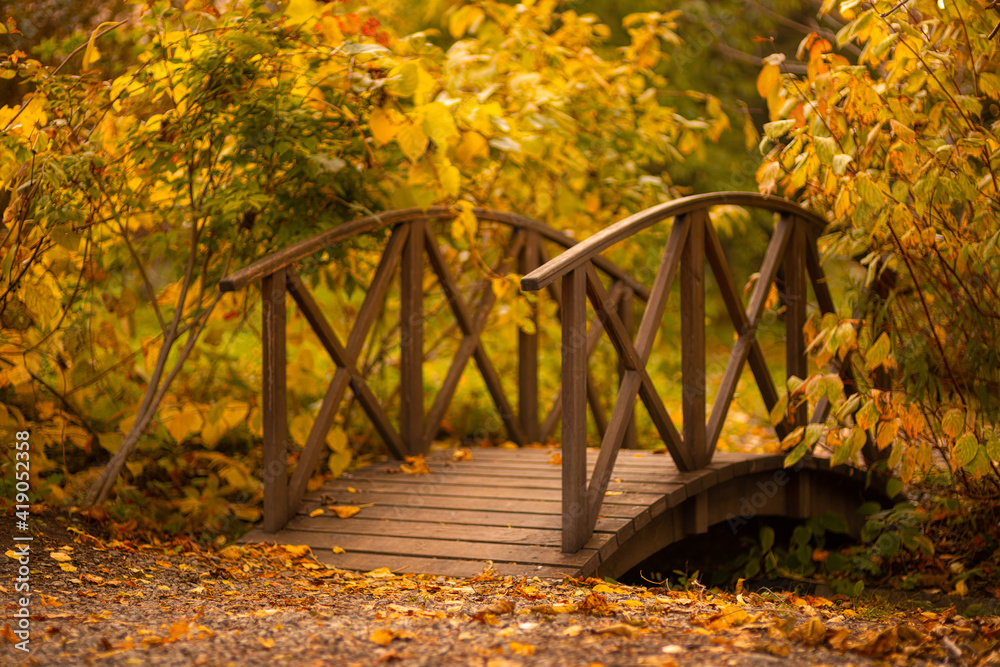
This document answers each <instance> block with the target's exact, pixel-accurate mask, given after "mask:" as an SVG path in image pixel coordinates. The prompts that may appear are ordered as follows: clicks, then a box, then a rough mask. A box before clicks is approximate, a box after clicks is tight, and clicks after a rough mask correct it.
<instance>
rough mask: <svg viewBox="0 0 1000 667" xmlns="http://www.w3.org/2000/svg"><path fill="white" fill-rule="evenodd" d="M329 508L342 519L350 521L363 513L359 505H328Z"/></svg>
mask: <svg viewBox="0 0 1000 667" xmlns="http://www.w3.org/2000/svg"><path fill="white" fill-rule="evenodd" d="M328 508H329V509H330V511H331V512H333V513H334V514H336V515H337V516H338V517H340V518H341V519H349V518H351V517H352V516H354V515H355V514H357V513H358V512H360V511H361V508H360V507H358V506H357V505H328ZM320 511H322V510H320Z"/></svg>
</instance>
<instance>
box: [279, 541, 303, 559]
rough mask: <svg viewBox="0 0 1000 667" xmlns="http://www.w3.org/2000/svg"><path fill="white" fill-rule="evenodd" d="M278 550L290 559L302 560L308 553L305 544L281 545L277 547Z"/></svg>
mask: <svg viewBox="0 0 1000 667" xmlns="http://www.w3.org/2000/svg"><path fill="white" fill-rule="evenodd" d="M279 548H280V549H283V550H284V551H285V552H286V553H287V554H288V555H289V556H291V557H292V558H302V557H304V556H306V555H307V554H308V553H309V545H307V544H282V545H279Z"/></svg>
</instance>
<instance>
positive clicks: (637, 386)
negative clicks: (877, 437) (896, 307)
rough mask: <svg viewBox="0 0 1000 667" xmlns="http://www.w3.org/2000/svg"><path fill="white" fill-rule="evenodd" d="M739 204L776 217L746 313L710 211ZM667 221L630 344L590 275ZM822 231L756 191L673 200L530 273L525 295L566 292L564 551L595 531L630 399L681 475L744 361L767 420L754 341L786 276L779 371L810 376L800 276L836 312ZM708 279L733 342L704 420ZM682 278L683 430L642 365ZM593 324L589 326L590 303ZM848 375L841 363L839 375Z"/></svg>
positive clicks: (699, 462) (725, 403)
mask: <svg viewBox="0 0 1000 667" xmlns="http://www.w3.org/2000/svg"><path fill="white" fill-rule="evenodd" d="M733 205H735V206H741V207H745V208H750V209H763V210H765V211H770V212H773V213H777V214H779V216H778V222H777V224H776V226H775V229H774V233H773V235H772V237H771V240H770V243H769V245H768V247H767V251H766V253H765V256H764V260H763V263H762V265H761V267H760V272H759V276H758V278H757V281H756V284H755V285H754V288H753V292H752V293H751V296H750V300H749V303H748V304H747V305H746V307H744V305H743V300H742V298H741V296H740V291H739V290H738V289H737V287H736V283H735V281H734V279H733V275H732V272H731V270H730V267H729V264H728V262H727V261H726V257H725V255H724V254H723V249H722V245H721V243H720V241H719V237H718V235H717V233H716V231H715V228H714V227H713V225H712V223H711V221H710V216H709V210H710V209H711V208H712V207H716V206H733ZM669 220H673V222H672V226H671V229H670V233H669V236H668V238H667V241H666V245H665V247H664V249H663V252H662V255H661V259H660V264H659V268H658V270H657V272H656V275H655V278H654V280H653V284H652V287H651V289H650V293H649V298H648V300H647V303H646V308H645V312H644V314H643V317H642V321H641V323H640V324H639V328H638V331H637V332H636V333H635V335H634V337H633V335H632V333H631V331H630V327H629V326H628V325H627V323H626V322H625V321H624V320H623V318H622V317H621V316H620V314H619V309H618V308H617V307H616V305H615V300H614V298H613V297H612V295H611V294H610V293H609V291H608V290H607V288H606V287H605V285H604V283H603V282H602V280H601V278H600V277H599V275H598V273H597V271H596V270H595V269H596V262H598V261H599V260H600V259H601V253H602V252H604V251H605V250H607V249H608V248H610V247H612V246H614V245H616V244H618V243H621V242H623V241H626V240H627V239H629V238H630V237H632V236H634V235H635V234H637V233H638V232H640V231H642V230H644V229H646V228H648V227H650V226H652V225H655V224H657V223H661V222H664V221H669ZM825 225H826V222H825V221H824V220H823V219H821V218H819V217H818V216H816V215H815V214H814V213H811V212H809V211H807V210H805V209H804V208H802V207H801V206H799V205H797V204H795V203H793V202H791V201H788V200H785V199H781V198H777V197H764V196H761V195H758V194H755V193H746V192H721V193H713V194H708V195H696V196H692V197H685V198H682V199H678V200H675V201H671V202H668V203H665V204H662V205H659V206H656V207H653V208H650V209H647V210H645V211H642V212H640V213H637V214H635V215H633V216H630V217H628V218H626V219H624V220H621V221H620V222H617V223H615V224H613V225H611V226H609V227H607V228H606V229H604V230H602V231H600V232H598V233H597V234H594V235H593V236H591V237H590V238H588V239H586V240H584V241H582V242H581V243H579V244H577V245H575V246H573V247H572V248H569V249H567V250H566V251H565V252H563V253H562V254H561V255H559V256H558V257H555V258H554V259H552V260H551V261H549V262H546V263H545V264H543V265H542V266H540V267H538V268H537V269H535V270H534V271H532V272H530V273H529V274H528V275H526V276H525V277H524V278H523V279H522V281H521V286H522V289H523V290H525V291H537V290H541V289H545V288H551V287H552V286H554V285H556V284H559V285H561V292H562V392H563V394H562V446H563V449H562V466H563V468H562V494H563V496H562V497H563V500H562V503H563V507H562V514H563V538H562V542H563V545H562V546H563V550H564V551H567V552H574V551H577V550H578V549H580V547H582V546H583V545H584V543H586V542H587V540H588V539H589V538H590V536H591V534H592V533H593V529H594V525H595V523H596V521H597V516H598V512H599V511H600V508H601V504H602V502H603V500H604V495H605V492H606V490H607V486H608V482H609V480H610V479H611V474H612V470H613V468H614V464H615V460H616V458H617V455H618V451H619V449H620V448H621V446H622V442H623V440H624V439H625V434H626V432H627V430H628V426H629V423H630V422H631V421H632V414H633V411H634V409H635V403H636V398H637V397H638V398H641V400H642V403H643V404H644V405H645V407H646V409H647V411H648V412H649V415H650V417H651V419H652V422H653V424H654V425H655V427H656V429H657V431H658V432H659V435H660V437H661V438H662V439H663V442H664V443H665V444H666V447H667V450H668V451H669V453H670V456H671V457H672V458H673V460H674V462H675V464H676V465H677V467H678V468H679V469H680V470H695V469H699V468H703V467H705V466H706V465H708V464H709V463H711V461H712V456H713V454H714V452H715V448H716V443H717V442H718V438H719V434H720V432H721V430H722V426H723V422H724V421H725V419H726V415H727V413H728V410H729V405H730V403H731V402H732V399H733V395H734V393H735V390H736V385H737V382H738V380H739V378H740V375H741V373H742V371H743V367H744V365H745V364H746V363H748V362H749V364H750V368H751V370H752V372H753V375H754V378H755V379H756V383H757V386H758V387H759V389H760V393H761V396H762V398H763V401H764V404H765V405H766V406H767V409H768V411H769V412H770V411H771V409H772V408H773V407H774V405H775V404H776V403H777V401H778V391H777V389H776V388H775V384H774V380H773V379H772V377H771V373H770V371H769V369H768V366H767V363H766V360H765V358H764V353H763V351H762V349H761V345H760V343H759V341H758V339H757V328H758V326H759V325H760V323H761V318H762V316H763V314H764V312H765V307H766V302H767V296H768V293H769V291H770V289H771V286H772V284H773V283H774V282H775V279H776V277H777V276H778V271H779V267H783V269H784V271H783V283H784V284H783V293H784V300H785V304H786V311H785V326H786V336H785V338H786V341H785V357H786V367H787V374H788V375H789V376H792V375H794V376H797V377H799V378H804V377H805V376H806V375H807V374H808V372H807V371H808V366H807V359H806V345H805V339H804V335H803V327H804V325H805V322H806V301H807V295H808V287H807V282H806V281H807V277H808V280H809V281H810V282H811V284H812V288H813V293H814V294H815V297H816V301H817V302H818V306H819V308H820V310H821V311H822V312H824V313H826V312H834V303H833V299H832V297H831V295H830V291H829V288H828V286H827V283H826V279H825V277H824V275H823V270H822V267H821V266H820V256H819V252H818V250H817V246H816V238H817V235H818V234H819V233H821V232H822V230H823V228H824V227H825ZM706 260H707V261H708V264H709V265H710V267H711V269H712V273H713V275H714V276H715V280H716V283H717V284H718V289H719V290H720V293H721V297H722V300H723V301H724V302H725V306H726V310H727V311H728V313H729V317H730V319H731V320H732V323H733V326H734V328H735V330H736V334H737V339H736V342H735V344H734V345H733V348H732V350H731V353H730V356H729V360H728V363H727V365H726V368H725V371H724V373H723V375H722V379H721V381H720V385H719V390H718V394H717V396H716V400H715V402H714V404H713V406H712V410H711V413H710V414H709V415H708V418H707V421H706V412H707V409H706V386H705V380H706V375H705V261H706ZM678 272H679V273H680V305H679V306H680V307H679V318H680V321H681V368H682V382H683V393H682V399H681V409H682V416H683V426H682V432H681V431H678V429H677V427H676V426H675V425H674V422H673V420H672V418H671V416H670V414H669V413H668V411H667V408H666V407H665V406H664V403H663V400H662V399H661V397H660V395H659V394H658V392H657V389H656V387H655V385H654V382H653V380H652V378H651V377H650V373H649V371H648V370H647V368H646V364H647V362H648V360H649V358H650V352H651V351H652V348H653V342H654V339H655V337H656V334H657V331H658V329H659V328H660V326H661V322H662V320H663V315H664V311H665V310H666V305H667V297H668V295H669V294H670V291H671V287H672V286H673V283H674V280H675V276H676V275H677V273H678ZM588 299H589V302H590V304H591V306H592V308H593V309H594V311H595V313H596V319H595V321H594V323H593V324H591V327H590V332H591V333H590V334H588V327H587V301H588ZM595 330H597V331H604V332H606V333H607V334H608V336H609V337H610V339H611V342H612V344H613V346H614V348H615V350H616V352H617V355H618V358H619V360H620V363H621V366H622V368H623V369H624V372H623V374H622V378H621V383H620V388H619V392H618V396H617V398H616V400H615V403H614V408H613V410H612V412H611V416H610V419H609V420H608V425H607V428H606V430H605V431H604V432H603V434H602V440H601V448H600V452H599V454H598V457H597V462H596V464H595V467H594V469H593V472H592V474H591V476H590V479H589V480H588V478H587V454H586V444H587V443H586V439H587V433H586V431H587V416H586V405H587V396H586V387H587V382H586V377H587V372H588V369H587V366H588V354H587V352H588V348H589V343H588V338H589V337H590V336H592V334H593V332H594V331H595ZM846 368H848V367H847V365H845V369H846ZM828 409H829V402H828V401H827V400H826V399H825V398H824V399H821V400H820V402H819V403H818V404H817V405H816V406H815V412H814V415H813V416H812V421H815V422H821V421H824V420H825V419H826V414H827V412H828ZM807 411H808V405H807V404H805V402H803V403H802V404H801V405H800V406H799V407H798V408H797V409H796V411H795V414H794V415H792V416H791V418H790V419H789V420H786V422H785V423H782V424H779V425H778V426H777V431H778V435H779V436H780V437H784V436H785V435H786V434H787V433H788V432H789V430H790V428H792V426H793V425H803V424H805V423H806V422H807V420H809V415H808V414H807Z"/></svg>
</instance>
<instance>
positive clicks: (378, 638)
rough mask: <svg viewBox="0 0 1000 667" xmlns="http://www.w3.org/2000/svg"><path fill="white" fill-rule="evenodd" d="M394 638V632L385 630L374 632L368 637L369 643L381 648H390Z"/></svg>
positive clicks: (380, 629)
mask: <svg viewBox="0 0 1000 667" xmlns="http://www.w3.org/2000/svg"><path fill="white" fill-rule="evenodd" d="M394 638H395V635H394V634H393V633H392V631H391V630H386V629H385V628H379V629H377V630H374V631H372V633H371V634H370V635H368V641H370V642H371V643H373V644H378V645H379V646H388V645H389V644H391V643H392V640H393V639H394Z"/></svg>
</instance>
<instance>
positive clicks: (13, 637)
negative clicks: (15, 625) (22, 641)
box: [0, 623, 18, 644]
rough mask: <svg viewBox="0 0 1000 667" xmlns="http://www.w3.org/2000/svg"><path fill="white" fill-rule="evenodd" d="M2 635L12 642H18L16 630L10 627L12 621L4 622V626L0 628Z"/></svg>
mask: <svg viewBox="0 0 1000 667" xmlns="http://www.w3.org/2000/svg"><path fill="white" fill-rule="evenodd" d="M0 637H3V638H4V639H6V640H7V641H9V642H10V643H11V644H16V643H17V642H18V639H17V636H16V635H15V634H14V631H13V630H11V628H10V623H4V624H3V627H2V628H0Z"/></svg>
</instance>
